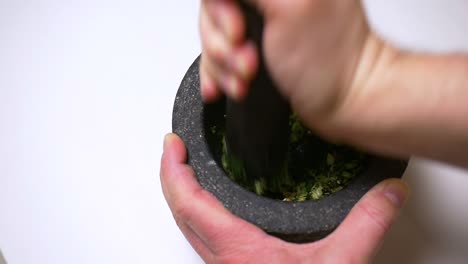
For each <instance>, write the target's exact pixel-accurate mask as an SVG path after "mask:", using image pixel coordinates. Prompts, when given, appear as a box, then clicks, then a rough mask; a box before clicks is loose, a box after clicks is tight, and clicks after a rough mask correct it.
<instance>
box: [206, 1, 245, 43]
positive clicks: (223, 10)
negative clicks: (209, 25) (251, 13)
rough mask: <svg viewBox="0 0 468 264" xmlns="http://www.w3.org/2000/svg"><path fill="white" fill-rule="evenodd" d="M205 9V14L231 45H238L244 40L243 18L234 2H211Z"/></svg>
mask: <svg viewBox="0 0 468 264" xmlns="http://www.w3.org/2000/svg"><path fill="white" fill-rule="evenodd" d="M211 2H212V3H211V5H208V7H207V9H206V10H207V13H208V15H209V16H210V17H213V21H214V23H215V25H216V27H217V28H219V29H220V30H221V32H222V33H223V35H224V36H225V37H226V38H227V39H228V40H229V42H230V43H232V44H234V45H235V44H238V43H240V42H241V41H243V40H244V34H245V25H244V17H243V15H242V13H241V11H240V9H239V7H238V5H237V4H236V3H235V1H211Z"/></svg>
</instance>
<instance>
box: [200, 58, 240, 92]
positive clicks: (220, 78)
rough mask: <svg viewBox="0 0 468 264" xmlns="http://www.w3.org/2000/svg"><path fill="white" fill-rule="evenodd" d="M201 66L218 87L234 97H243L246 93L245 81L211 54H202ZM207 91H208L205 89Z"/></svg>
mask: <svg viewBox="0 0 468 264" xmlns="http://www.w3.org/2000/svg"><path fill="white" fill-rule="evenodd" d="M201 68H202V69H203V71H204V72H205V73H206V74H207V76H210V78H212V80H214V82H215V83H216V87H217V88H219V89H221V90H222V91H223V92H224V93H225V94H227V95H228V96H229V97H231V98H233V99H236V100H238V99H240V98H242V96H243V94H244V93H245V90H246V88H245V86H246V85H245V83H244V81H243V80H242V79H241V78H240V77H238V76H237V75H236V74H235V73H234V72H232V71H229V70H228V69H225V68H223V67H222V66H220V65H219V64H216V62H215V61H214V60H213V59H212V58H211V57H209V56H206V55H204V54H202V62H201ZM204 92H206V91H204Z"/></svg>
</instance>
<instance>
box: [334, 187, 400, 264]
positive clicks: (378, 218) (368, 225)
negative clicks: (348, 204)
mask: <svg viewBox="0 0 468 264" xmlns="http://www.w3.org/2000/svg"><path fill="white" fill-rule="evenodd" d="M408 193H409V188H408V185H407V184H406V183H404V182H403V181H401V180H400V179H388V180H385V181H383V182H381V183H379V184H378V185H376V186H375V187H374V188H372V189H371V190H370V191H369V192H368V193H367V194H366V195H364V197H363V198H361V200H360V201H359V202H358V203H357V204H356V205H355V206H354V208H353V209H352V210H351V212H350V213H349V215H348V216H347V217H346V218H345V220H344V221H343V222H342V223H341V225H340V226H339V227H338V228H337V229H336V230H335V232H333V234H331V235H330V240H332V241H330V242H331V243H332V244H333V245H334V247H335V248H336V249H337V250H339V251H340V255H341V257H343V258H350V259H356V258H358V260H361V261H369V260H371V258H372V257H373V256H374V255H375V254H376V253H377V250H378V249H379V247H380V245H381V243H382V241H383V238H384V236H385V234H386V233H387V231H388V230H389V229H390V226H391V225H392V224H393V222H395V220H396V218H397V216H398V213H399V212H400V209H401V207H402V206H403V204H404V203H405V201H406V199H407V197H408Z"/></svg>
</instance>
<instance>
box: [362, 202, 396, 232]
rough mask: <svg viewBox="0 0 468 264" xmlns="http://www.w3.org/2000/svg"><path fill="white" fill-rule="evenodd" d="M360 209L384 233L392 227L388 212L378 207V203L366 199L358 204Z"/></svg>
mask: <svg viewBox="0 0 468 264" xmlns="http://www.w3.org/2000/svg"><path fill="white" fill-rule="evenodd" d="M358 209H359V210H360V211H362V212H363V214H364V215H366V216H367V218H368V219H369V221H370V222H371V223H372V224H374V226H376V227H377V228H378V229H380V231H382V233H385V232H387V231H388V229H389V228H390V223H389V220H388V219H387V217H386V215H387V214H386V212H385V211H384V210H383V209H381V208H379V207H377V206H376V204H374V203H371V202H369V201H365V202H362V203H359V204H358Z"/></svg>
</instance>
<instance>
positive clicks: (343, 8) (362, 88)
mask: <svg viewBox="0 0 468 264" xmlns="http://www.w3.org/2000/svg"><path fill="white" fill-rule="evenodd" d="M250 2H251V3H252V4H254V5H255V6H256V7H257V8H258V9H259V10H260V11H261V12H262V14H263V15H264V17H265V35H264V40H265V43H264V45H265V46H264V49H265V58H266V61H267V67H268V70H269V71H270V73H271V74H272V76H273V79H274V80H275V82H276V83H277V84H278V86H279V88H280V90H281V93H282V94H283V95H284V96H285V97H286V98H287V99H288V100H289V101H290V103H291V105H292V107H293V109H294V110H295V111H296V112H297V113H298V114H299V116H300V117H301V119H302V120H303V121H304V122H305V123H306V125H307V126H309V127H310V128H312V129H313V130H314V131H316V132H317V133H319V134H321V135H322V136H323V137H325V138H328V139H329V140H332V141H339V142H344V143H348V144H352V145H355V146H358V147H361V148H364V149H366V150H368V151H372V152H376V153H381V154H386V155H391V156H396V157H408V156H410V155H419V156H423V157H427V158H431V159H437V160H442V161H446V162H450V163H452V164H455V165H460V166H465V167H468V163H467V161H466V159H465V158H464V157H467V155H468V136H467V135H468V121H467V120H468V102H467V98H468V56H467V55H464V54H418V53H412V52H407V51H403V50H399V49H398V48H396V47H394V46H392V45H390V44H389V43H387V42H385V41H384V40H383V39H381V38H380V37H379V36H377V35H376V34H375V33H374V32H373V31H372V30H371V29H370V28H369V25H368V23H367V21H366V18H365V14H364V11H363V8H362V4H361V2H360V1H358V0H295V1H284V0H255V1H250ZM244 30H245V28H244V23H243V17H242V15H241V13H240V11H239V9H238V8H237V6H236V4H235V1H232V0H202V1H201V12H200V32H201V39H202V47H203V54H202V61H201V69H200V76H201V92H202V97H203V99H204V100H205V101H207V102H210V101H214V100H216V99H217V98H219V97H220V95H221V94H223V93H224V94H226V95H227V96H230V97H231V98H234V99H236V100H242V98H244V97H245V95H246V94H247V93H248V89H247V87H248V83H249V81H250V79H251V78H252V76H253V75H254V74H255V72H256V70H257V63H258V54H257V53H256V49H255V47H254V46H253V45H252V44H251V43H250V42H249V41H248V40H246V39H245V38H244ZM161 183H162V187H163V190H164V194H165V197H166V200H167V202H168V204H169V206H170V208H171V210H172V212H173V214H174V217H175V219H176V222H177V224H178V225H179V227H180V229H181V230H182V232H183V233H184V235H185V236H186V238H187V239H188V241H189V242H190V243H191V244H192V246H193V247H194V248H195V250H197V252H198V253H199V254H200V256H201V257H202V258H203V259H204V260H205V261H206V262H208V263H250V262H252V263H284V262H291V263H311V262H313V263H366V262H369V261H371V260H372V256H373V255H374V254H375V253H376V252H377V250H378V247H379V245H380V243H381V241H382V239H383V237H384V235H385V233H386V231H387V230H388V229H389V227H390V226H391V224H392V223H393V221H394V220H395V218H396V216H397V214H398V211H399V209H400V208H401V206H402V204H403V203H404V201H405V200H406V197H407V195H408V188H407V186H406V185H405V184H404V183H403V182H402V181H400V180H396V179H392V180H387V181H384V182H382V183H380V184H379V185H377V186H376V187H375V188H373V189H372V190H371V191H369V193H368V194H367V195H365V196H364V197H363V198H362V199H361V201H360V202H359V203H358V204H357V205H356V206H355V207H354V208H353V210H352V211H351V213H350V214H349V215H348V217H347V218H346V220H345V221H344V222H343V223H342V224H341V225H340V226H339V227H338V229H337V230H336V231H335V232H333V233H332V234H331V235H330V236H328V237H327V238H325V239H323V240H320V241H318V242H315V243H309V244H303V245H296V244H290V243H287V242H284V241H281V240H279V239H276V238H274V237H271V236H268V235H267V234H265V233H264V232H262V231H261V230H260V229H258V228H256V227H255V226H253V225H251V224H249V223H247V222H245V221H243V220H241V219H239V218H237V217H235V216H234V215H232V214H231V213H229V212H228V211H227V210H226V209H225V208H224V207H223V206H222V205H221V204H220V203H219V202H218V201H217V200H216V199H215V198H214V197H213V196H212V195H211V194H209V193H208V192H206V191H205V190H203V189H202V188H201V187H200V185H199V184H198V183H197V181H196V179H195V177H194V172H193V171H192V169H191V168H190V167H189V166H188V165H186V150H185V147H184V145H183V142H182V141H181V140H180V138H178V137H177V136H176V135H174V134H169V135H168V136H167V137H166V139H165V144H164V154H163V158H162V163H161ZM186 201H191V202H190V203H187V202H186ZM214 219H216V221H213V220H214ZM357 237H358V238H359V240H358V241H356V240H355V238H357Z"/></svg>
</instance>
